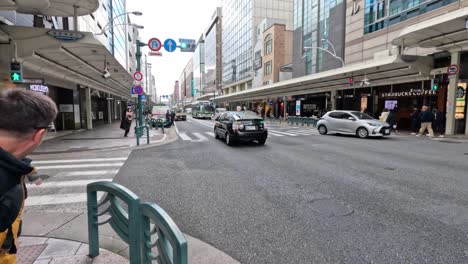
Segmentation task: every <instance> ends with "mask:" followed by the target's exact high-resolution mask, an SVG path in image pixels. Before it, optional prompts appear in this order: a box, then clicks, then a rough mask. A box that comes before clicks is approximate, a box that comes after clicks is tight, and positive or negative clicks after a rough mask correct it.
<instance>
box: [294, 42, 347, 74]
mask: <svg viewBox="0 0 468 264" xmlns="http://www.w3.org/2000/svg"><path fill="white" fill-rule="evenodd" d="M322 41H327V42H328V43H329V44H330V46H331V47H332V49H333V52H331V51H329V50H328V49H325V48H322V47H315V46H312V47H304V48H303V50H309V49H318V50H321V51H325V52H326V53H328V54H330V55H332V57H333V58H335V59H337V60H339V61H340V62H341V67H344V66H345V62H344V60H343V59H342V58H341V57H339V56H338V55H336V51H335V47H334V46H333V44H332V43H331V42H329V41H328V40H326V39H322Z"/></svg>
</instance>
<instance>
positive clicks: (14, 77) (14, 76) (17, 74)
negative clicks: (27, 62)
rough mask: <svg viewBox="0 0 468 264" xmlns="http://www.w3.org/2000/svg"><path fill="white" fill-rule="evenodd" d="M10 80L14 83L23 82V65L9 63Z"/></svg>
mask: <svg viewBox="0 0 468 264" xmlns="http://www.w3.org/2000/svg"><path fill="white" fill-rule="evenodd" d="M10 80H11V81H12V82H14V83H22V82H23V65H22V64H21V63H19V62H12V63H10Z"/></svg>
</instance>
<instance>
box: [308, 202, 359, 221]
mask: <svg viewBox="0 0 468 264" xmlns="http://www.w3.org/2000/svg"><path fill="white" fill-rule="evenodd" d="M311 208H312V210H313V211H315V212H317V213H320V214H322V215H324V216H326V217H332V216H348V215H350V214H352V213H354V210H353V209H352V208H351V207H349V206H347V205H344V204H342V203H340V202H338V201H336V200H333V199H320V200H314V201H312V202H311Z"/></svg>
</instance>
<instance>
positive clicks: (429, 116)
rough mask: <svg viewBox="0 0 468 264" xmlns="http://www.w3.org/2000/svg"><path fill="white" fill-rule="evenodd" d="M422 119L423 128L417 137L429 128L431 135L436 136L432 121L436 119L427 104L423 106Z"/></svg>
mask: <svg viewBox="0 0 468 264" xmlns="http://www.w3.org/2000/svg"><path fill="white" fill-rule="evenodd" d="M420 120H421V129H419V133H418V134H417V135H416V136H417V137H419V136H421V135H422V134H423V133H424V132H425V131H426V129H427V131H429V137H434V130H432V122H433V121H434V114H433V113H432V112H431V111H429V107H427V106H426V105H425V106H423V107H422V111H421V114H420Z"/></svg>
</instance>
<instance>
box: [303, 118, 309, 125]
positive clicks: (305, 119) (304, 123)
mask: <svg viewBox="0 0 468 264" xmlns="http://www.w3.org/2000/svg"><path fill="white" fill-rule="evenodd" d="M308 120H309V118H307V117H303V118H302V122H301V125H302V126H305V125H306V124H307V123H308V122H307V121H308Z"/></svg>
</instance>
